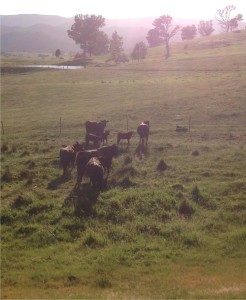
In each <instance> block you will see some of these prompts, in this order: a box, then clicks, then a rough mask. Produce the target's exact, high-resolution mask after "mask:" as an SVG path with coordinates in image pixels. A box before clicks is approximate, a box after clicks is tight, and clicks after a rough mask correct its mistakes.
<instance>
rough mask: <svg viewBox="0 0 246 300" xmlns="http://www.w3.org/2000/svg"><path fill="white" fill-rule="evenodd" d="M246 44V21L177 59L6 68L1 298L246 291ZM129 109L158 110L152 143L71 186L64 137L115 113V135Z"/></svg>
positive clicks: (154, 52)
mask: <svg viewBox="0 0 246 300" xmlns="http://www.w3.org/2000/svg"><path fill="white" fill-rule="evenodd" d="M185 45H186V46H185ZM245 46H246V32H245V31H243V32H241V33H240V34H226V35H221V36H215V37H210V38H207V39H205V38H204V39H199V40H195V41H188V42H184V43H180V44H177V45H174V46H173V47H172V57H171V58H170V60H168V61H165V60H164V59H163V58H162V52H163V49H161V48H156V49H150V50H149V56H148V58H147V59H146V60H145V61H144V62H141V63H129V64H126V65H120V66H111V67H101V68H95V67H89V68H87V69H84V70H79V71H68V70H66V71H63V70H62V71H42V72H37V73H36V72H33V73H26V74H21V75H20V74H17V75H13V74H11V75H8V74H5V75H3V76H2V78H1V81H2V99H1V101H2V121H3V124H4V130H5V134H4V135H2V158H1V160H2V161H1V165H2V183H1V189H2V200H1V205H2V219H1V220H2V221H1V222H2V227H1V228H2V298H80V299H81V298H165V297H166V298H220V299H221V298H245V297H246V285H245V276H246V274H245V268H244V265H245V255H244V250H245V237H246V232H245V227H244V226H245V192H246V191H245V179H246V178H245V167H246V166H245V161H246V155H245V138H246V130H245V128H246V127H245V125H246V121H245V120H246V110H245V107H246V106H245V94H246V85H245V79H246V56H245ZM2 63H4V61H3V62H2ZM127 117H128V127H129V130H136V126H137V124H138V123H139V122H140V121H142V120H144V119H149V120H150V124H151V134H150V138H149V146H148V149H146V150H144V151H142V152H141V151H139V147H138V137H137V134H135V135H134V136H133V139H132V141H131V145H130V147H129V149H128V150H127V149H126V148H125V145H124V144H122V145H121V153H120V156H119V157H118V158H116V159H114V163H113V169H112V173H111V175H110V178H109V182H108V189H107V190H105V191H103V192H101V193H100V194H98V193H95V192H93V191H90V189H89V188H88V181H87V179H84V184H83V186H82V188H81V191H80V192H78V193H77V194H74V193H72V189H73V186H74V183H75V178H76V172H75V170H74V171H73V172H72V176H71V178H68V179H67V180H66V181H62V180H61V177H60V175H61V169H60V167H59V159H58V153H59V148H60V146H61V145H63V144H70V143H73V142H74V141H76V140H79V141H83V140H84V126H83V123H84V121H86V120H88V119H104V118H107V119H108V120H110V122H109V123H108V127H109V129H111V135H110V143H113V142H115V141H116V132H117V131H118V130H122V129H123V130H125V129H126V123H127V122H126V119H127ZM60 118H61V120H62V132H61V135H59V130H60V128H59V122H60ZM189 118H190V120H191V122H190V125H191V132H190V134H189V133H183V134H182V133H181V134H178V133H176V132H175V128H176V125H185V126H188V125H189ZM197 154H198V155H197ZM161 159H163V160H164V161H165V163H166V165H167V166H168V167H167V169H166V170H165V171H162V172H160V171H157V169H156V167H157V165H158V163H159V162H160V160H161ZM88 202H89V203H88ZM93 202H96V204H95V205H94V206H92V207H91V206H90V203H93ZM81 208H82V213H81V210H80V209H81ZM78 214H79V215H80V216H79V217H78Z"/></svg>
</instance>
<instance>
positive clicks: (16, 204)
mask: <svg viewBox="0 0 246 300" xmlns="http://www.w3.org/2000/svg"><path fill="white" fill-rule="evenodd" d="M31 203H32V199H30V198H28V197H25V196H22V195H19V196H18V197H17V198H16V199H15V200H14V201H13V203H12V205H11V206H12V207H13V208H17V209H20V208H22V207H26V206H28V205H30V204H31Z"/></svg>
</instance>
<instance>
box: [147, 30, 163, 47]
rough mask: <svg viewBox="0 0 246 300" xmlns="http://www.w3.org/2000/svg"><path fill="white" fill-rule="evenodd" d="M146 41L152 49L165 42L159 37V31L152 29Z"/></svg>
mask: <svg viewBox="0 0 246 300" xmlns="http://www.w3.org/2000/svg"><path fill="white" fill-rule="evenodd" d="M146 40H147V41H148V43H149V46H150V47H157V46H160V45H162V44H163V41H162V39H161V38H160V36H159V31H158V30H156V29H150V30H149V31H148V35H147V37H146Z"/></svg>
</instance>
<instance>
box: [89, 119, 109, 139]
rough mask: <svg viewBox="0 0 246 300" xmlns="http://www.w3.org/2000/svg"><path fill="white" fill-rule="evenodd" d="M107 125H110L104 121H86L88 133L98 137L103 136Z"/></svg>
mask: <svg viewBox="0 0 246 300" xmlns="http://www.w3.org/2000/svg"><path fill="white" fill-rule="evenodd" d="M107 123H108V121H107V120H102V121H100V122H96V121H86V122H85V129H86V133H92V134H95V135H97V136H102V134H103V132H104V129H105V127H106V125H107Z"/></svg>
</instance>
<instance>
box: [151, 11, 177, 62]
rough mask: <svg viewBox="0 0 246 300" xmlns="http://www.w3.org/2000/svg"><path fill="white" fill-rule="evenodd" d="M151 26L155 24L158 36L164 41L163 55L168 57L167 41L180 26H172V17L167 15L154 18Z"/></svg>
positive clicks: (168, 46)
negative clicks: (164, 51) (164, 49)
mask: <svg viewBox="0 0 246 300" xmlns="http://www.w3.org/2000/svg"><path fill="white" fill-rule="evenodd" d="M153 26H155V30H157V31H158V34H159V37H160V38H161V39H162V40H163V42H164V45H165V47H166V54H165V57H166V59H168V58H169V57H170V45H169V42H170V40H171V38H172V37H174V36H175V35H176V34H177V33H178V31H179V28H180V26H178V25H177V26H175V27H174V28H172V17H171V16H169V15H163V16H161V17H159V18H158V19H155V20H154V22H153Z"/></svg>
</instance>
